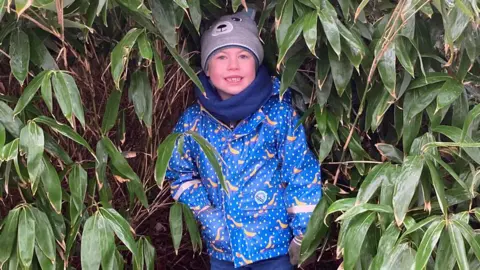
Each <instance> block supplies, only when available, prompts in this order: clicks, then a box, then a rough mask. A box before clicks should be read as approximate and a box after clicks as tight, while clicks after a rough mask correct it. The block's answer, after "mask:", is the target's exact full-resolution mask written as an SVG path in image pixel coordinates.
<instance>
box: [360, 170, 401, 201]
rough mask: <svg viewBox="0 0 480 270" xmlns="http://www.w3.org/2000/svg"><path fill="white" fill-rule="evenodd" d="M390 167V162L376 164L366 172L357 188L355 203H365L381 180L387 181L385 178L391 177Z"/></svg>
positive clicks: (380, 183)
mask: <svg viewBox="0 0 480 270" xmlns="http://www.w3.org/2000/svg"><path fill="white" fill-rule="evenodd" d="M391 168H392V165H391V164H390V163H383V164H380V165H376V166H375V167H374V168H373V169H372V170H371V171H370V173H368V175H367V177H366V178H365V180H363V182H362V184H361V186H360V189H359V190H358V194H357V197H356V201H355V205H359V204H362V203H366V202H368V201H369V200H370V199H371V198H372V196H373V195H374V194H375V192H376V191H377V189H378V188H379V187H380V186H381V185H382V182H383V181H387V179H388V178H389V177H391V175H390V171H391Z"/></svg>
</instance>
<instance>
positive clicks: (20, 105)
mask: <svg viewBox="0 0 480 270" xmlns="http://www.w3.org/2000/svg"><path fill="white" fill-rule="evenodd" d="M45 76H49V72H48V71H43V72H41V73H39V74H38V75H37V76H35V78H33V80H32V81H31V82H30V83H29V84H28V85H27V87H25V89H24V91H23V94H22V96H21V97H20V98H19V99H18V101H17V105H15V109H14V110H13V115H14V116H16V115H18V114H19V113H20V112H22V111H23V109H25V107H26V106H27V105H28V103H30V101H31V100H32V98H33V97H34V96H35V94H36V93H37V90H38V88H40V85H41V84H42V80H43V79H44V78H45Z"/></svg>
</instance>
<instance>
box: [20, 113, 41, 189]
mask: <svg viewBox="0 0 480 270" xmlns="http://www.w3.org/2000/svg"><path fill="white" fill-rule="evenodd" d="M44 147H45V140H44V137H43V130H42V129H41V128H40V127H39V126H37V124H35V122H31V121H30V122H29V123H28V125H27V126H25V127H24V128H22V130H21V131H20V149H24V150H25V151H26V153H27V168H28V174H29V176H30V181H31V182H32V183H34V182H36V181H37V179H38V178H39V177H40V174H41V173H42V171H43V166H42V164H41V163H42V156H43V151H44ZM34 193H35V190H34Z"/></svg>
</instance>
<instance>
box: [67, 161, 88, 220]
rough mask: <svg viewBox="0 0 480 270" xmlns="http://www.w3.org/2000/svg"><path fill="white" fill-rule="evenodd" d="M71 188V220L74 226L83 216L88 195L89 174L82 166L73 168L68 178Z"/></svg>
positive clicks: (77, 165)
mask: <svg viewBox="0 0 480 270" xmlns="http://www.w3.org/2000/svg"><path fill="white" fill-rule="evenodd" d="M68 186H69V188H70V218H71V222H72V224H74V223H75V222H76V220H77V218H78V217H79V216H82V211H83V202H84V200H85V194H86V193H87V172H86V171H85V170H84V169H83V168H82V166H81V165H79V164H76V165H74V166H73V169H72V171H70V175H69V176H68Z"/></svg>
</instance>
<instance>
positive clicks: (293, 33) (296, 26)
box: [277, 16, 306, 69]
mask: <svg viewBox="0 0 480 270" xmlns="http://www.w3.org/2000/svg"><path fill="white" fill-rule="evenodd" d="M305 19H306V17H305V16H304V17H300V18H298V19H297V20H296V21H295V22H294V23H293V24H292V25H290V27H288V31H287V34H286V35H285V38H284V39H283V42H282V44H281V46H279V48H278V61H277V69H279V68H280V65H281V63H282V62H283V59H284V58H285V55H286V54H287V52H288V50H289V49H290V48H291V47H292V45H293V44H294V43H295V41H296V40H297V39H298V37H299V36H300V34H301V33H302V31H303V27H304V21H305Z"/></svg>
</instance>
